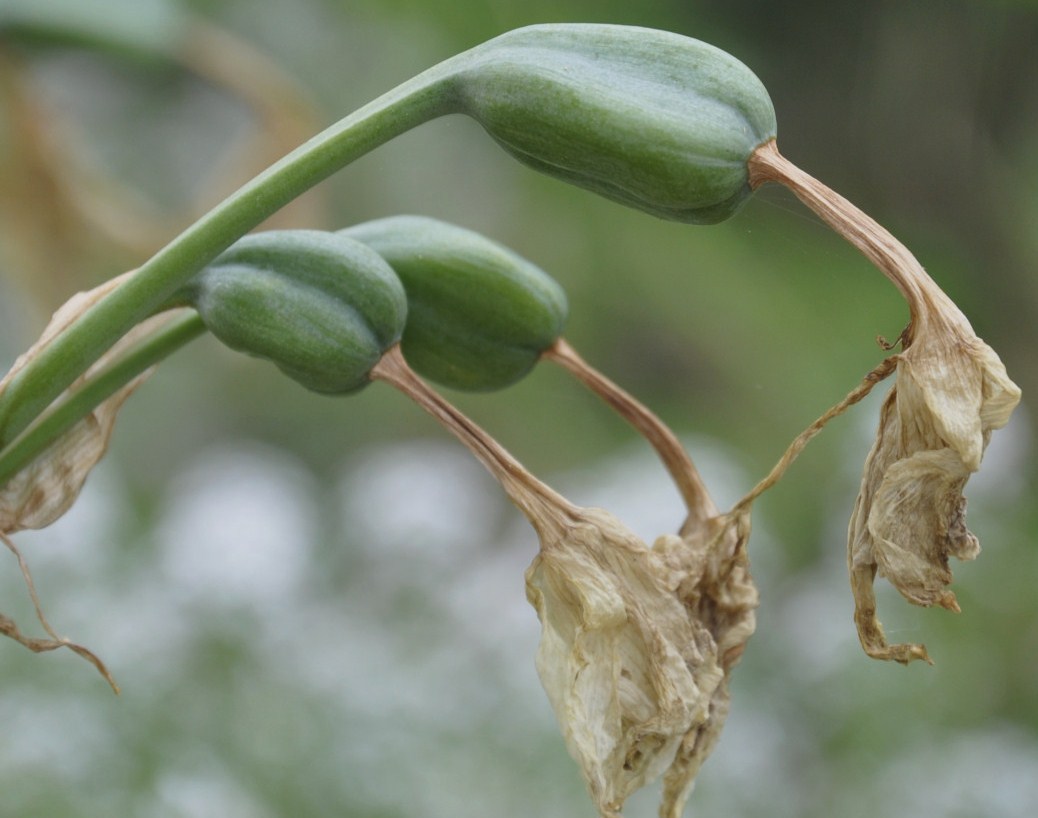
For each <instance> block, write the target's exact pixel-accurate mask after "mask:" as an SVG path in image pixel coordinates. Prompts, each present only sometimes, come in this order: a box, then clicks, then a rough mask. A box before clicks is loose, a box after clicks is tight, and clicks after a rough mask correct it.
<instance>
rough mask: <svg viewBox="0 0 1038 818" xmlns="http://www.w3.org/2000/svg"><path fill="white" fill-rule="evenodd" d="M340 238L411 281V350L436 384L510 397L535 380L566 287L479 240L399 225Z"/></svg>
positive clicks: (559, 321) (406, 222)
mask: <svg viewBox="0 0 1038 818" xmlns="http://www.w3.org/2000/svg"><path fill="white" fill-rule="evenodd" d="M339 235H344V236H349V237H350V238H353V239H356V240H358V241H362V242H364V243H365V244H367V245H369V246H370V247H371V248H372V249H373V250H375V251H376V252H378V253H379V255H381V256H382V257H383V258H384V259H385V260H386V261H388V262H389V264H390V265H391V266H392V267H393V269H394V270H395V271H396V273H397V275H398V276H399V277H400V280H401V281H403V284H404V289H405V290H406V291H407V302H408V314H407V326H406V328H405V329H404V337H403V341H402V349H403V352H404V355H405V357H406V358H407V360H408V362H409V363H410V365H411V366H412V367H413V368H414V369H415V371H417V372H418V373H419V374H421V375H424V376H425V377H427V378H429V379H430V380H433V381H436V382H437V383H440V384H442V385H444V386H449V387H452V388H454V389H463V390H470V391H489V390H493V389H500V388H502V387H505V386H508V385H509V384H511V383H514V382H515V381H517V380H519V379H520V378H522V377H523V375H525V374H526V373H527V372H529V371H530V369H531V368H533V366H534V364H536V363H537V359H538V358H539V357H540V355H541V353H542V352H543V351H544V350H545V349H546V348H547V347H549V346H551V344H552V343H554V342H555V340H556V339H557V338H558V337H559V335H560V334H561V333H562V328H563V326H564V325H565V322H566V316H567V304H566V294H565V293H564V292H563V290H562V288H561V287H560V286H559V285H558V284H557V283H556V282H555V281H554V280H553V279H552V278H551V277H550V276H549V275H548V274H547V273H545V272H544V271H543V270H541V269H540V268H539V267H537V266H535V265H534V264H532V263H530V262H529V261H527V260H526V259H524V258H522V257H521V256H519V255H517V254H516V253H514V252H512V251H511V250H509V249H508V248H506V247H503V246H502V245H500V244H498V243H496V242H494V241H491V240H490V239H488V238H486V237H485V236H482V235H480V234H479V233H476V232H473V231H472V230H466V229H464V228H461V227H457V226H455V225H452V224H448V223H446V222H442V221H438V220H436V219H430V218H425V217H421V216H394V217H390V218H387V219H379V220H377V221H373V222H367V223H365V224H360V225H357V226H355V227H350V228H347V229H346V230H343V231H340V234H339Z"/></svg>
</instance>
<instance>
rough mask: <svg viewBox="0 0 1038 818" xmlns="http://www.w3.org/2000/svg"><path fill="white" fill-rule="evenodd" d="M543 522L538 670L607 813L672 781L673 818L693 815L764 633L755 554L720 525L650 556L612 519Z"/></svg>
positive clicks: (534, 596) (582, 516)
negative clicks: (742, 674)
mask: <svg viewBox="0 0 1038 818" xmlns="http://www.w3.org/2000/svg"><path fill="white" fill-rule="evenodd" d="M571 508H572V507H571ZM531 521H532V522H534V526H535V527H536V528H537V530H538V533H539V534H540V537H541V551H540V554H539V555H538V556H537V557H536V558H535V559H534V561H533V564H532V565H531V566H530V568H529V570H528V571H527V575H526V588H527V597H528V599H529V600H530V602H531V604H532V605H533V606H534V607H535V608H536V610H537V614H538V617H539V618H540V621H541V628H542V630H541V643H540V648H539V651H538V655H537V670H538V673H539V674H540V677H541V682H542V683H543V685H544V688H545V691H546V692H547V694H548V698H549V700H550V701H551V705H552V708H553V709H554V711H555V714H556V717H557V718H558V720H559V724H560V726H561V728H562V732H563V736H564V738H565V740H566V744H567V747H568V749H569V751H570V754H571V755H572V756H573V757H574V758H575V759H576V760H577V762H578V763H579V764H580V767H581V771H582V773H583V775H584V778H585V780H586V782H587V785H588V789H589V790H590V793H591V797H592V799H593V800H594V802H595V804H596V806H597V808H598V810H599V814H600V815H601V816H603V818H612V817H613V816H618V815H619V814H620V813H619V811H620V809H621V807H622V806H623V803H624V801H625V800H626V799H627V797H628V796H630V795H631V793H633V792H634V791H635V790H637V789H638V788H640V787H642V786H644V785H645V784H647V783H650V782H651V781H653V780H655V779H656V778H657V777H658V776H660V775H661V774H664V773H665V776H664V793H663V806H662V808H661V813H660V814H661V815H663V816H678V815H680V814H681V811H682V808H683V805H684V803H685V800H686V799H687V797H688V794H689V792H690V791H691V788H692V783H693V780H694V778H695V775H696V773H697V772H698V770H699V767H700V765H701V764H702V762H703V761H704V760H705V758H706V756H707V755H708V754H709V752H710V750H711V749H712V748H713V745H714V743H715V742H716V739H717V737H718V736H719V735H720V732H721V728H722V727H723V725H724V720H725V717H726V716H727V713H728V702H729V694H728V686H727V674H728V671H729V670H730V668H731V666H732V665H733V664H734V663H735V661H736V660H737V659H738V657H739V655H740V654H741V652H742V646H743V645H744V644H745V642H746V640H747V639H748V638H749V637H750V635H751V634H752V633H753V630H754V625H755V621H754V609H755V608H756V606H757V592H756V589H755V587H754V585H753V583H752V581H751V580H750V577H749V574H748V571H747V570H746V564H745V553H744V551H743V545H744V542H736V538H735V527H734V525H718V526H716V528H715V529H714V531H713V532H712V533H711V535H710V536H699V537H698V538H697V537H694V536H692V535H687V536H685V537H684V538H682V537H677V536H665V537H661V538H660V539H659V540H657V542H656V543H655V544H654V546H653V547H652V548H649V547H647V546H646V544H645V543H644V542H642V541H641V540H640V539H638V538H637V537H636V536H635V535H634V534H632V533H631V532H630V531H629V530H628V529H627V528H626V527H624V525H623V524H622V523H620V522H619V521H618V520H617V519H616V518H614V517H613V516H612V515H610V514H608V513H607V512H605V511H602V510H599V509H576V510H571V511H570V513H568V514H566V515H565V516H564V517H561V516H559V515H552V516H551V517H550V518H544V517H541V518H537V517H536V516H532V517H531ZM700 534H702V532H700ZM712 555H714V556H712Z"/></svg>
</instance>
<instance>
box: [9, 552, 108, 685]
mask: <svg viewBox="0 0 1038 818" xmlns="http://www.w3.org/2000/svg"><path fill="white" fill-rule="evenodd" d="M0 540H2V541H3V543H4V545H6V546H7V548H8V549H9V550H10V551H11V553H13V554H14V556H15V558H16V559H17V560H18V567H19V568H20V569H21V572H22V579H23V580H24V582H25V587H26V588H27V589H28V591H29V597H30V598H31V599H32V605H33V608H34V609H35V611H36V618H37V619H38V620H39V622H40V624H41V625H42V626H43V629H44V630H45V631H46V632H47V635H48V636H50V637H51V638H50V639H35V638H33V637H30V636H26V635H25V634H23V633H22V632H21V629H20V628H19V627H18V625H17V624H16V623H15V621H14V620H13V619H11V618H10V617H9V616H6V615H4V614H2V613H0V634H2V635H3V636H6V637H8V638H9V639H13V640H14V641H15V642H17V643H18V644H20V645H24V646H25V647H27V648H28V649H29V650H31V651H32V652H33V653H45V652H47V651H51V650H57V649H58V648H68V649H69V650H71V651H72V652H73V653H76V654H78V655H79V656H82V657H83V658H84V659H86V660H87V661H88V662H90V664H92V665H93V666H94V667H96V668H97V672H98V673H100V674H101V675H102V676H103V677H104V680H105V681H106V682H108V684H109V686H110V687H111V688H112V692H114V693H115V694H116V695H117V696H118V695H119V685H118V684H116V681H115V678H114V677H113V676H112V674H111V672H109V670H108V667H107V666H106V665H105V663H104V662H103V661H101V658H100V657H99V656H98V655H97V654H96V653H94V652H93V651H92V650H90V649H89V648H86V647H84V646H83V645H79V644H77V643H75V642H73V641H71V640H69V639H67V638H65V637H62V636H58V634H57V633H55V631H54V628H53V627H51V624H50V622H49V621H47V617H46V615H45V614H44V613H43V606H42V605H41V604H40V598H39V595H38V594H37V593H36V584H35V583H34V582H33V581H32V573H31V572H30V571H29V565H28V563H26V561H25V558H24V557H23V556H22V553H21V551H19V550H18V548H17V546H16V545H15V544H14V543H13V542H11V540H10V539H8V537H6V536H5V535H3V534H0Z"/></svg>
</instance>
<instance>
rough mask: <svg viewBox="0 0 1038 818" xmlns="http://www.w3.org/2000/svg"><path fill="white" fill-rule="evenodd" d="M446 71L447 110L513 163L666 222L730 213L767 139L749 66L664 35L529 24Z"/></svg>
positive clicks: (760, 93)
mask: <svg viewBox="0 0 1038 818" xmlns="http://www.w3.org/2000/svg"><path fill="white" fill-rule="evenodd" d="M453 62H454V64H453V66H452V67H453V69H454V70H453V76H452V77H451V79H450V80H449V82H450V84H451V86H452V88H453V93H454V94H455V95H456V99H455V102H454V109H455V110H457V111H458V112H460V113H465V114H468V115H469V116H471V117H473V118H474V119H476V120H477V121H479V122H480V123H481V124H482V125H483V127H484V128H486V130H487V132H488V133H489V134H490V135H491V136H492V137H493V138H494V139H495V140H497V141H498V142H499V143H500V144H501V145H502V147H504V148H505V150H507V151H508V152H509V153H511V154H512V155H513V156H515V157H516V158H518V159H519V160H520V161H522V162H524V163H525V164H527V165H530V166H531V167H534V168H536V169H537V170H540V171H543V172H544V173H547V174H549V175H551V176H556V177H558V178H561V179H563V180H565V181H568V182H571V183H573V184H576V185H579V186H581V187H584V188H587V189H589V190H592V191H595V192H596V193H600V194H602V195H603V196H607V197H608V198H610V199H614V200H616V201H618V202H622V203H623V204H627V205H630V206H632V207H636V208H639V209H641V210H644V211H647V212H649V213H652V214H654V215H656V216H660V217H662V218H666V219H674V220H677V221H682V222H696V223H704V224H708V223H714V222H719V221H721V220H723V219H725V218H727V217H728V216H730V215H732V213H734V212H735V211H736V210H737V209H738V208H739V206H740V205H741V204H742V203H743V202H744V201H745V199H746V198H747V197H748V196H749V194H750V192H751V191H750V188H749V185H748V178H747V169H746V162H747V160H748V159H749V157H750V154H751V153H752V152H753V150H754V149H755V148H756V147H757V146H759V145H761V144H763V143H764V142H767V141H768V140H769V139H771V138H773V137H774V136H775V130H776V124H775V111H774V108H773V107H772V104H771V99H770V97H769V96H768V92H767V90H766V89H765V88H764V86H763V84H762V83H761V81H760V80H759V79H757V77H756V76H755V75H754V74H753V72H752V71H750V69H749V68H747V67H746V66H745V65H744V64H743V63H741V62H739V60H737V59H735V57H733V56H731V55H730V54H727V53H725V52H724V51H722V50H720V49H719V48H715V47H714V46H712V45H708V44H706V43H703V42H700V41H699V40H694V39H691V38H689V37H684V36H681V35H678V34H673V33H669V32H665V31H657V30H654V29H647V28H637V27H632V26H616V25H582V24H561V25H538V26H530V27H527V28H521V29H516V30H515V31H511V32H508V33H507V34H503V35H501V36H500V37H496V38H495V39H493V40H489V41H487V42H486V43H484V44H482V45H480V46H477V47H476V48H474V49H472V50H470V51H467V52H465V53H464V54H462V55H460V56H459V57H458V58H456V59H455V60H454V61H453ZM447 65H450V63H448V64H447Z"/></svg>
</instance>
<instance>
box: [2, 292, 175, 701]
mask: <svg viewBox="0 0 1038 818" xmlns="http://www.w3.org/2000/svg"><path fill="white" fill-rule="evenodd" d="M128 275H131V274H130V273H127V274H125V275H123V276H119V277H117V278H114V279H111V280H110V281H107V282H105V283H104V284H102V285H101V286H99V287H97V288H95V289H93V290H89V291H87V292H82V293H77V294H76V295H74V296H73V297H72V298H71V299H69V301H67V302H66V303H65V304H64V305H62V306H61V307H60V308H59V309H58V311H57V312H55V313H54V316H53V317H52V319H51V321H50V322H49V323H48V324H47V326H46V328H45V329H44V331H43V334H42V336H41V337H40V339H39V340H38V341H36V343H35V344H33V345H32V346H31V347H30V348H29V350H28V351H27V352H26V353H25V354H23V355H22V356H20V357H19V358H18V360H17V361H15V363H14V365H13V366H12V367H11V369H10V371H9V372H8V373H7V374H6V375H5V376H4V378H3V380H0V394H2V392H3V391H4V389H6V387H7V385H8V384H9V383H10V382H11V380H12V379H13V378H14V377H16V376H17V374H18V373H19V372H20V371H21V370H22V368H24V367H25V365H26V364H27V363H29V362H30V361H32V360H33V359H34V358H35V357H36V356H37V355H39V354H40V352H42V350H44V349H45V348H46V347H47V346H48V345H49V344H50V343H51V342H52V341H53V340H54V339H55V338H56V337H57V336H58V335H60V334H61V333H62V332H63V331H64V330H65V329H67V328H68V327H69V326H70V325H71V324H72V323H73V322H74V321H75V320H76V319H77V318H78V317H79V316H80V315H82V314H83V313H84V312H86V311H87V310H88V309H89V308H90V307H92V306H93V305H94V304H96V303H97V302H98V301H100V300H101V299H102V298H104V297H105V296H106V295H107V294H108V293H110V292H111V291H112V290H113V289H115V288H116V287H118V286H119V284H121V283H122V281H123V280H125V278H126V277H127V276H128ZM174 317H175V316H174V314H173V313H167V314H163V315H159V316H156V317H154V318H151V319H149V320H147V321H144V322H142V323H141V324H139V325H138V326H137V327H135V328H134V329H133V330H131V331H130V332H129V333H127V335H126V336H125V337H124V338H122V339H121V340H120V341H119V342H118V343H116V344H115V345H113V347H112V348H111V349H110V350H109V351H108V352H106V353H105V354H104V355H103V356H102V357H101V358H100V359H99V360H98V361H97V363H95V364H94V365H93V366H92V367H91V368H90V369H89V370H88V371H87V372H86V373H85V374H84V375H83V376H81V377H80V378H79V379H77V381H76V382H75V383H74V384H73V385H72V386H71V387H70V388H69V390H68V391H69V392H74V391H75V390H76V389H78V388H79V387H80V386H81V385H82V384H83V383H84V382H86V381H87V380H89V379H90V377H91V376H92V375H93V374H94V373H96V372H98V371H100V370H101V369H103V368H104V367H106V366H107V365H108V364H109V363H110V362H112V361H113V360H116V359H117V358H118V357H119V356H120V355H122V354H123V353H124V352H125V351H126V350H127V349H129V348H130V347H132V346H133V345H134V344H136V343H138V342H139V341H140V340H141V339H143V338H145V337H147V336H148V335H150V334H151V333H153V332H156V331H157V330H158V329H159V328H160V326H161V325H162V324H163V323H164V322H167V321H170V320H173V318H174ZM149 374H150V370H149V371H147V372H145V373H143V374H141V375H139V376H138V377H136V378H134V379H133V380H132V381H131V382H129V383H128V384H126V385H125V386H123V387H122V388H121V389H119V390H118V391H117V392H115V393H114V394H113V395H111V397H109V398H108V399H107V400H105V401H104V402H102V403H101V404H99V405H98V406H97V407H95V408H94V409H93V411H91V412H90V413H89V414H87V415H86V416H85V417H84V418H83V419H82V420H80V421H79V422H78V423H76V424H75V426H73V427H72V428H71V429H69V430H68V431H67V432H66V433H65V434H64V435H62V436H61V437H60V438H58V439H57V440H56V441H54V443H52V444H51V445H50V446H49V447H48V448H47V449H46V450H45V451H44V452H43V453H42V454H41V455H39V456H38V457H36V458H35V459H34V460H32V462H30V463H29V464H28V465H27V466H25V467H24V468H23V469H21V470H20V471H19V472H18V473H17V474H15V475H14V476H13V477H11V478H10V479H9V480H8V481H7V482H6V483H5V484H4V485H3V487H2V488H0V539H2V541H3V542H4V543H5V544H6V546H7V547H8V549H9V550H10V551H11V552H12V553H14V554H15V556H16V557H17V558H18V562H19V567H20V569H21V572H22V575H23V577H24V579H25V583H26V586H27V588H28V590H29V593H30V596H31V597H32V601H33V605H34V607H35V609H36V614H37V618H38V619H39V621H40V623H41V624H42V626H43V628H44V630H45V631H46V632H47V634H48V635H49V636H50V638H49V639H36V638H32V637H29V636H26V635H24V634H23V633H22V631H21V630H20V629H19V627H18V626H17V624H16V623H15V622H14V621H13V620H12V619H11V618H10V617H7V616H4V615H2V614H0V634H2V635H4V636H7V637H10V638H11V639H14V640H15V641H17V642H19V643H20V644H22V645H24V646H25V647H27V648H29V649H30V650H33V651H34V652H37V653H39V652H44V651H50V650H54V649H56V648H60V647H68V648H70V649H71V650H73V651H75V652H76V653H78V654H79V655H81V656H83V657H84V658H86V659H88V660H89V661H90V662H92V663H93V664H94V665H95V666H96V667H97V668H98V670H99V671H100V672H101V674H102V675H103V676H104V677H105V679H106V680H107V681H108V682H109V684H110V685H111V686H112V688H113V689H114V690H115V691H116V692H118V687H117V686H116V684H115V681H114V680H113V679H112V677H111V674H110V673H109V672H108V670H107V668H106V667H105V666H104V663H103V662H101V660H100V659H98V657H97V656H96V655H95V654H93V653H92V652H91V651H89V650H87V649H86V648H84V647H83V646H81V645H77V644H75V643H73V642H71V641H69V640H68V639H66V638H64V637H59V636H58V635H57V634H56V633H55V632H54V629H53V628H52V627H51V625H50V623H49V622H48V621H47V619H46V617H45V616H44V614H43V610H42V607H41V605H40V601H39V598H38V597H37V595H36V591H35V588H34V587H33V584H32V576H31V574H30V572H29V568H28V565H27V563H26V561H25V559H24V558H23V556H22V555H21V553H20V552H19V550H18V548H17V547H16V546H15V544H14V543H13V542H12V541H11V540H10V539H9V536H8V535H10V534H12V533H14V532H16V531H21V530H24V529H39V528H44V527H46V526H48V525H50V524H51V523H53V522H54V521H55V520H57V519H59V518H60V517H61V516H62V515H64V514H65V512H66V511H68V509H69V508H71V506H72V504H73V503H74V502H75V501H76V498H77V497H78V496H79V493H80V491H81V490H82V488H83V484H84V483H85V481H86V479H87V476H88V475H89V474H90V471H91V470H92V469H93V468H94V466H96V465H97V463H98V461H100V460H101V458H102V457H103V456H104V454H105V452H106V451H107V449H108V443H109V440H110V438H111V435H112V430H113V428H114V425H115V418H116V416H117V414H118V412H119V410H120V409H121V408H122V406H123V403H124V402H125V401H126V399H127V398H128V397H129V396H130V395H131V394H132V393H133V391H134V390H135V389H136V388H137V387H138V386H139V385H140V384H141V383H142V382H143V381H144V379H145V378H146V377H147V376H148V375H149ZM59 400H60V399H59Z"/></svg>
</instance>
